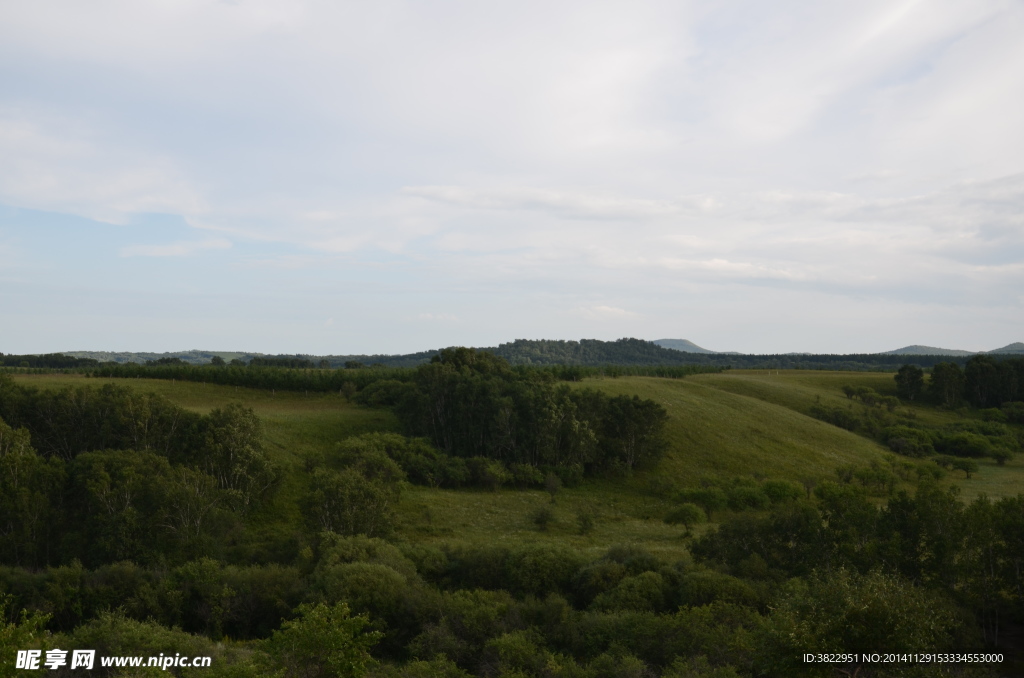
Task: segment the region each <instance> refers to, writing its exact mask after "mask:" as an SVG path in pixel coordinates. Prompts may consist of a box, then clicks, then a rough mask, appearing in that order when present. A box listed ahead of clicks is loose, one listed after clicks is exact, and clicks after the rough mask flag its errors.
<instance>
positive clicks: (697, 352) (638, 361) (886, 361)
mask: <svg viewBox="0 0 1024 678" xmlns="http://www.w3.org/2000/svg"><path fill="white" fill-rule="evenodd" d="M480 350H486V351H490V352H492V353H495V354H497V355H499V356H501V357H503V358H505V359H506V360H508V361H509V362H510V363H512V364H513V365H688V364H704V365H721V366H726V365H729V366H733V367H751V368H756V367H779V368H785V367H805V368H815V367H820V368H827V367H833V366H834V368H835V369H867V368H869V367H872V366H874V367H879V368H889V367H891V366H893V365H896V366H897V367H898V366H899V364H901V363H902V361H903V360H904V359H906V358H909V357H910V356H917V357H919V358H921V359H919V360H916V361H912V362H915V363H916V364H919V365H921V366H931V365H933V364H935V363H936V362H941V359H942V358H952V359H959V360H963V359H966V358H968V357H970V356H972V355H977V354H976V353H974V352H971V351H961V350H957V349H945V348H936V347H932V346H924V345H912V346H905V347H903V348H900V349H896V350H894V351H886V352H884V353H874V354H863V353H862V354H849V355H836V354H827V355H826V354H809V353H788V354H780V355H753V354H743V353H734V352H728V353H726V352H719V351H711V350H709V349H706V348H703V347H701V346H698V345H697V344H695V343H693V342H691V341H689V340H687V339H658V340H657V341H645V340H643V339H632V338H626V339H618V340H616V341H601V340H599V339H581V340H579V341H565V340H552V339H516V340H515V341H512V342H508V343H505V344H499V345H498V346H496V347H489V348H488V347H485V348H481V349H480ZM437 353H438V350H436V349H435V350H429V351H420V352H418V353H409V354H405V355H386V354H377V355H365V354H364V355H327V356H319V355H305V354H299V355H295V354H290V355H273V356H271V355H268V354H263V353H247V352H232V351H201V350H196V349H193V350H191V351H178V352H168V353H133V352H127V351H126V352H114V351H65V352H64V353H63V355H67V356H72V357H76V358H92V359H95V360H98V361H100V362H108V361H109V362H118V363H125V362H137V363H144V362H146V361H147V360H159V359H161V358H179V359H181V360H182V361H183V362H186V363H190V364H193V365H205V364H208V363H209V362H210V361H211V360H212V359H213V357H214V356H219V357H221V358H223V359H224V360H226V361H230V360H232V359H234V358H238V359H239V360H242V361H243V362H249V361H250V360H252V359H253V358H257V357H275V358H300V359H307V360H310V361H311V362H312V363H313V364H315V365H319V364H320V363H321V361H326V362H327V364H328V365H329V366H330V367H335V368H336V367H343V366H344V365H345V363H346V362H349V363H351V362H358V363H362V364H364V365H373V364H381V365H387V366H388V367H414V366H416V365H419V364H422V363H425V362H427V361H429V360H430V359H431V358H432V357H433V356H435V355H437ZM983 353H987V354H991V355H1024V343H1022V342H1015V343H1012V344H1009V345H1007V346H1004V347H1002V348H998V349H995V350H992V351H987V352H983ZM0 355H2V354H0ZM925 358H927V359H925Z"/></svg>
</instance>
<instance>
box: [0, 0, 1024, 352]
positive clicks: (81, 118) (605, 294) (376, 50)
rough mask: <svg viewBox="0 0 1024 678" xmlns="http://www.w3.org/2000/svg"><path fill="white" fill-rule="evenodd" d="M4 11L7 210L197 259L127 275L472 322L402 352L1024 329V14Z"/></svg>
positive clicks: (612, 5)
mask: <svg viewBox="0 0 1024 678" xmlns="http://www.w3.org/2000/svg"><path fill="white" fill-rule="evenodd" d="M8 5H9V6H6V7H4V8H3V9H2V10H0V59H2V60H3V62H4V63H5V64H6V68H5V70H4V73H3V74H2V75H0V78H2V80H0V157H3V159H4V161H3V163H0V202H3V203H6V204H9V205H17V206H25V207H32V208H36V209H40V210H52V211H57V212H64V213H71V214H77V215H83V216H88V217H93V218H97V219H102V220H106V221H111V222H119V223H125V222H133V220H134V217H135V216H136V215H138V214H139V213H146V212H150V213H151V212H158V213H166V214H171V215H179V216H181V217H184V218H185V219H186V222H187V223H188V224H190V225H191V226H192V227H194V228H195V229H197V231H199V232H197V233H196V234H195V237H181V239H180V241H177V240H175V238H178V237H179V236H177V235H175V236H170V237H167V238H166V239H167V240H175V242H171V243H169V244H162V245H160V244H130V245H127V246H123V247H122V248H121V249H120V252H121V254H122V256H124V257H131V256H162V257H170V258H173V257H183V256H186V255H189V254H195V253H198V252H200V251H208V252H210V253H211V254H213V255H215V256H221V257H224V258H225V259H227V258H229V257H233V258H234V259H233V260H232V263H235V264H237V265H236V266H234V267H233V268H234V270H238V269H242V268H244V269H246V270H252V269H253V268H258V269H259V270H261V271H265V272H266V275H267V277H268V278H270V279H274V280H288V281H294V280H305V281H308V284H309V285H310V286H311V287H312V288H315V289H320V287H321V286H323V285H328V284H331V283H328V282H325V280H326V279H328V278H329V277H330V276H331V275H336V276H349V277H347V278H344V285H340V286H341V287H344V288H345V289H356V290H364V289H379V286H378V285H379V282H380V281H379V280H378V279H376V278H372V276H374V275H380V276H381V278H384V279H387V280H388V281H391V280H399V279H400V280H402V281H403V282H402V283H395V285H396V287H395V289H398V287H400V285H402V284H407V285H408V286H409V287H408V288H402V289H411V290H412V291H413V292H420V291H430V292H431V293H432V294H437V295H438V296H439V297H440V300H439V301H438V303H441V304H444V306H443V307H445V308H449V309H450V311H449V312H448V313H445V314H429V313H428V314H425V315H426V316H430V317H429V318H427V317H424V318H417V314H416V312H413V311H411V310H410V311H402V313H401V314H400V315H399V316H398V317H400V318H404V319H406V320H409V319H418V320H424V321H433V320H451V319H452V318H454V319H457V318H459V317H470V316H471V313H472V314H473V316H472V317H474V319H476V318H477V317H479V314H478V312H477V311H472V312H471V311H470V310H469V309H468V307H467V306H466V304H468V303H469V302H466V301H465V298H466V297H465V295H476V294H489V295H492V296H493V295H501V294H506V293H507V294H512V295H525V296H527V297H529V295H531V294H537V295H541V296H543V295H552V296H553V297H555V296H558V295H564V296H562V297H559V298H558V299H557V300H549V301H550V303H551V308H559V309H562V311H558V312H555V311H552V314H553V315H552V316H551V317H553V318H555V320H554V321H556V322H557V321H559V320H560V319H561V316H560V315H558V313H561V314H562V315H568V316H570V317H571V319H572V320H573V321H576V322H584V321H591V320H595V321H596V320H599V319H611V318H616V317H617V318H619V319H620V320H621V321H622V322H641V321H643V320H644V319H648V318H654V317H657V315H658V314H657V313H655V312H650V311H649V310H648V309H649V308H651V307H650V306H649V304H650V303H653V301H652V300H653V299H661V300H662V301H663V302H664V303H665V304H684V303H691V302H689V301H684V300H687V299H692V297H690V296H687V295H686V294H683V292H692V291H693V290H697V289H699V290H700V293H701V294H704V295H709V297H708V298H714V299H717V300H718V301H719V302H720V303H718V304H717V305H715V304H711V305H710V306H709V307H708V308H709V310H707V311H706V313H709V314H715V313H717V312H718V311H717V310H716V309H717V308H726V307H732V306H730V304H733V305H734V306H737V307H743V306H744V304H753V303H754V302H753V301H749V300H750V299H753V293H752V292H751V290H755V289H756V290H762V289H768V290H782V289H785V290H796V292H794V294H797V293H799V294H812V293H814V294H824V295H826V296H828V297H829V298H832V299H834V300H836V301H835V303H836V304H837V305H839V306H843V305H846V304H851V303H852V302H851V299H854V298H858V299H859V298H863V299H869V300H870V299H897V300H899V303H907V304H919V306H916V307H915V308H918V310H919V313H918V316H919V317H921V316H924V315H926V314H928V313H931V311H930V310H928V309H930V307H928V309H926V308H925V307H924V306H920V304H936V303H939V304H948V303H959V302H958V301H957V300H963V299H970V298H985V299H989V300H1002V301H1000V302H992V303H1003V304H1004V315H1005V316H1006V317H1012V316H1014V315H1015V314H1016V312H1017V311H1018V310H1019V301H1017V299H1018V297H1019V294H1018V292H1017V291H1016V290H1018V289H1020V288H1021V287H1024V279H1022V277H1021V272H1020V266H1021V264H1022V262H1024V240H1022V239H1024V235H1022V234H1024V217H1022V216H1021V215H1024V126H1021V125H1020V123H1019V120H1020V119H1021V118H1022V117H1024V79H1021V78H1020V77H1019V74H1020V72H1021V69H1022V68H1024V43H1022V42H1021V41H1020V39H1019V36H1020V34H1021V33H1022V31H1024V6H1022V5H1020V4H1019V3H1012V2H1007V1H1006V0H939V1H938V2H931V3H924V2H919V1H916V2H915V1H901V2H899V3H895V4H894V3H892V2H889V1H886V0H865V2H859V3H846V4H836V3H824V4H808V3H802V2H792V1H790V0H784V1H783V2H782V3H771V4H766V3H754V2H737V3H712V2H707V1H698V2H693V3H678V2H669V1H668V0H640V2H629V3H627V2H624V1H619V0H616V1H610V0H597V1H596V2H595V1H591V2H583V1H582V0H568V1H567V2H563V3H557V4H555V5H552V4H551V3H539V2H536V1H535V0H523V1H520V2H500V1H499V2H495V3H488V4H486V5H481V4H472V3H464V2H461V1H457V0H438V2H432V3H427V4H423V3H413V2H409V1H408V0H385V1H384V2H377V3H362V4H360V3H329V2H322V1H320V0H298V1H295V2H285V1H284V0H251V1H247V2H240V3H235V4H229V3H211V2H206V1H205V0H183V1H181V2H173V3H166V2H164V3H133V2H128V1H127V0H101V1H100V2H97V3H90V4H89V6H88V8H85V7H84V6H83V5H81V4H80V3H74V2H71V1H70V0H51V1H48V2H45V3H13V4H12V3H8ZM155 239H156V238H146V239H145V242H147V243H151V242H152V241H153V240H155ZM140 240H143V239H142V238H140ZM230 242H234V243H238V244H239V246H238V247H235V248H233V249H228V247H227V245H226V244H225V243H230ZM241 243H245V244H247V245H252V246H253V247H254V248H256V247H258V248H259V251H258V252H257V253H255V254H254V253H252V252H246V254H245V257H244V259H243V258H242V257H243V255H242V254H241V250H242V246H241ZM221 268H222V269H223V268H226V267H221ZM381 271H387V274H386V275H385V274H384V273H381ZM360 276H362V277H360ZM370 279H372V280H373V281H374V282H373V283H372V284H371V283H364V284H361V283H360V281H365V280H370ZM408 280H414V282H408ZM737 290H743V291H744V292H743V293H742V294H741V293H739V292H737ZM396 294H398V293H397V292H396ZM459 295H464V296H459ZM531 298H532V297H531ZM595 299H614V300H616V301H615V304H616V306H594V305H593V304H594V303H595V302H594V300H595ZM794 299H797V297H794ZM297 303H299V302H297ZM758 303H760V302H758ZM791 303H793V304H795V305H796V306H802V305H804V304H805V301H799V300H798V301H792V302H791ZM619 306H621V307H622V308H618V307H619ZM481 308H482V309H483V314H484V315H486V314H487V313H491V314H493V315H495V316H497V315H499V314H500V313H503V311H499V310H498V307H497V306H496V305H494V304H490V305H488V304H484V305H483V306H482V307H481ZM625 308H629V309H634V310H633V311H631V313H634V314H635V315H621V314H620V315H619V316H615V314H614V312H615V309H618V310H619V311H623V313H627V312H626V311H624V309H625ZM851 308H852V306H851ZM524 309H525V310H521V311H519V313H521V314H522V317H521V318H519V319H520V320H523V321H524V322H525V320H524V319H525V318H526V317H527V316H528V315H529V314H530V313H531V312H532V311H531V304H526V305H525V306H524ZM565 309H577V312H574V313H570V314H566V313H565V312H564V310H565ZM579 309H589V310H586V311H584V310H579ZM595 309H605V310H595ZM608 309H611V310H608ZM588 313H589V314H590V315H587V314H588ZM448 315H451V316H452V318H446V316H448ZM910 315H913V314H909V315H908V316H907V317H910ZM513 320H514V318H511V317H510V319H509V322H512V321H513ZM495 322H498V321H497V320H495ZM601 322H606V321H605V320H601ZM829 322H833V321H829ZM1017 323H1018V325H1019V324H1020V321H1017ZM612 325H613V321H612V320H607V324H606V325H602V326H606V327H611V326H612ZM439 326H440V325H439ZM430 336H431V337H435V336H436V337H437V343H438V344H439V345H440V344H441V343H443V342H444V340H443V339H442V338H440V337H441V335H440V332H439V333H438V334H437V335H430Z"/></svg>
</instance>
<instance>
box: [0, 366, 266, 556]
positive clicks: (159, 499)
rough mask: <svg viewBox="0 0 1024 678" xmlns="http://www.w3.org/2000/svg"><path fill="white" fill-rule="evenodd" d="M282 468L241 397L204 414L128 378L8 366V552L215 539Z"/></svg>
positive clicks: (192, 544)
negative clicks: (22, 373) (80, 377)
mask: <svg viewBox="0 0 1024 678" xmlns="http://www.w3.org/2000/svg"><path fill="white" fill-rule="evenodd" d="M278 477H279V471H278V469H277V468H276V466H275V465H274V464H273V463H271V462H270V460H269V459H268V457H267V455H266V453H265V450H264V448H263V433H262V426H261V424H260V421H259V419H258V418H257V417H256V415H255V414H254V413H253V412H252V410H251V409H248V408H245V407H242V406H240V405H229V406H227V407H225V408H222V409H216V410H213V411H212V412H211V413H210V414H208V415H198V414H195V413H191V412H188V411H186V410H184V409H182V408H179V407H177V406H175V405H173V404H171V403H170V402H168V401H167V400H165V399H163V398H160V397H158V396H154V395H139V394H136V393H134V392H132V391H130V390H129V389H126V388H123V387H122V388H118V387H114V386H109V385H108V386H104V387H102V388H100V389H91V388H77V389H64V390H61V391H39V390H36V389H32V388H26V387H22V386H18V385H15V384H13V383H12V382H11V380H10V379H9V378H6V377H0V562H2V563H6V564H11V565H18V566H24V567H38V566H41V565H45V564H48V563H56V562H67V561H68V560H70V559H72V558H78V559H79V560H81V561H82V562H84V563H87V564H89V563H92V564H97V563H104V562H110V561H114V560H124V559H130V560H133V561H136V562H143V563H145V562H156V561H158V560H167V559H170V560H180V559H182V558H188V557H193V556H195V555H196V554H201V553H208V552H213V551H217V550H218V549H221V548H223V547H224V544H225V542H224V540H223V537H224V535H226V534H229V533H231V532H232V531H233V530H235V531H237V528H238V525H239V523H240V521H241V520H242V517H244V516H245V515H246V514H247V513H249V512H251V511H252V510H254V509H255V508H256V507H257V506H258V505H260V504H261V502H262V501H263V500H264V499H265V498H266V497H267V495H268V493H269V492H270V490H271V489H272V487H273V486H274V484H275V482H276V480H277V478H278Z"/></svg>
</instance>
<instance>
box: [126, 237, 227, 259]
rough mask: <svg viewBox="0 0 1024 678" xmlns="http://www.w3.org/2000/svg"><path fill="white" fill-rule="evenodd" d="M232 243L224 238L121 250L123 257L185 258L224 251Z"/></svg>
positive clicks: (130, 247) (134, 246)
mask: <svg viewBox="0 0 1024 678" xmlns="http://www.w3.org/2000/svg"><path fill="white" fill-rule="evenodd" d="M230 247H231V241H230V240H226V239H223V238H216V239H209V240H194V241H182V242H174V243H168V244H165V245H127V246H125V247H122V248H121V249H120V250H119V254H120V255H121V256H122V257H184V256H188V255H190V254H196V253H198V252H202V251H205V250H223V249H228V248H230Z"/></svg>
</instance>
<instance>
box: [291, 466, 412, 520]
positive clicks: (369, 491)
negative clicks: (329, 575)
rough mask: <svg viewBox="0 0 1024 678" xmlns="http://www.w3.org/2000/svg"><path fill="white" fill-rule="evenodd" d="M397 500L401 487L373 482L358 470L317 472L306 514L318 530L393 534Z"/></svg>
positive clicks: (318, 470)
mask: <svg viewBox="0 0 1024 678" xmlns="http://www.w3.org/2000/svg"><path fill="white" fill-rule="evenodd" d="M397 500H398V488H397V486H396V487H388V486H386V485H384V484H383V483H381V482H375V481H372V480H369V479H367V478H366V476H364V475H363V474H362V473H360V472H359V471H357V470H355V469H351V468H349V469H344V470H342V471H331V470H328V469H316V470H315V471H313V477H312V479H311V482H310V493H309V496H308V498H307V500H306V504H305V513H306V518H307V520H308V521H309V522H310V523H311V524H312V526H313V527H315V528H316V529H318V530H327V531H330V532H335V533H337V534H342V535H356V534H365V535H367V536H370V537H376V536H381V535H386V534H388V533H390V532H391V526H392V521H393V520H394V515H393V510H392V507H393V505H394V504H395V503H396V502H397Z"/></svg>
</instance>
